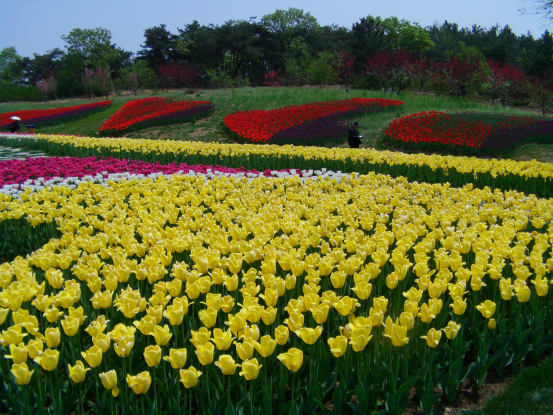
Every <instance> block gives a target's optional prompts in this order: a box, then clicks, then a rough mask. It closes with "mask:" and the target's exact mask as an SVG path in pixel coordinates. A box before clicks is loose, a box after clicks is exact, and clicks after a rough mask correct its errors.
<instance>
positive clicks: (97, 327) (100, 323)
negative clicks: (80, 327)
mask: <svg viewBox="0 0 553 415" xmlns="http://www.w3.org/2000/svg"><path fill="white" fill-rule="evenodd" d="M106 327H107V323H106V318H105V316H100V317H98V318H97V319H96V320H94V321H93V322H91V323H90V324H89V325H88V327H87V328H86V329H85V331H86V332H87V333H88V334H90V335H91V336H92V337H96V336H97V335H98V334H100V333H103V332H104V330H105V329H106Z"/></svg>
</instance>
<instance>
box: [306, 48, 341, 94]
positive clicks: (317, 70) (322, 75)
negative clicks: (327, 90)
mask: <svg viewBox="0 0 553 415" xmlns="http://www.w3.org/2000/svg"><path fill="white" fill-rule="evenodd" d="M333 58H334V54H333V53H331V52H321V53H319V56H318V57H317V59H314V60H312V61H311V62H310V64H309V66H308V67H307V76H308V78H309V82H310V83H311V84H312V85H320V86H324V85H330V84H332V83H334V82H335V80H336V74H335V73H334V70H333V69H332V65H330V60H331V59H333Z"/></svg>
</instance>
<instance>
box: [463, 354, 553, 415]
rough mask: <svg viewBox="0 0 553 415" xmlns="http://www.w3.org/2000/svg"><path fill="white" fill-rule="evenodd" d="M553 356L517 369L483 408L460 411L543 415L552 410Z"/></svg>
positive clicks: (487, 414)
mask: <svg viewBox="0 0 553 415" xmlns="http://www.w3.org/2000/svg"><path fill="white" fill-rule="evenodd" d="M552 373H553V356H549V357H548V358H547V359H546V360H544V361H543V362H541V363H540V364H538V365H537V366H534V367H529V368H526V369H524V370H523V371H521V372H519V373H518V374H517V375H516V376H515V377H514V379H513V380H512V382H511V383H510V384H509V386H507V389H506V390H505V392H503V393H502V394H501V395H499V396H496V397H494V398H492V399H491V400H490V401H489V402H488V403H487V404H486V405H485V406H484V407H483V408H481V409H478V410H473V411H464V412H461V413H462V414H463V415H546V414H553V376H552Z"/></svg>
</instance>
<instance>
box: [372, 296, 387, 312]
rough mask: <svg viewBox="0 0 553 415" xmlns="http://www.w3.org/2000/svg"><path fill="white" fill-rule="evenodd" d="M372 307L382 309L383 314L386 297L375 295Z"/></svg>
mask: <svg viewBox="0 0 553 415" xmlns="http://www.w3.org/2000/svg"><path fill="white" fill-rule="evenodd" d="M373 307H374V309H375V310H377V311H382V312H383V313H384V314H386V310H387V309H388V299H387V298H386V297H383V296H382V297H377V298H375V299H374V300H373Z"/></svg>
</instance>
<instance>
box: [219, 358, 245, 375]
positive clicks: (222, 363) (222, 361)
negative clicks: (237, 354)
mask: <svg viewBox="0 0 553 415" xmlns="http://www.w3.org/2000/svg"><path fill="white" fill-rule="evenodd" d="M215 366H217V367H218V368H219V369H221V372H222V373H223V375H226V376H230V375H234V373H235V372H236V368H237V367H240V365H239V364H237V363H236V362H235V361H234V359H233V358H232V356H231V355H228V354H223V355H221V356H219V360H217V361H216V362H215Z"/></svg>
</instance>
